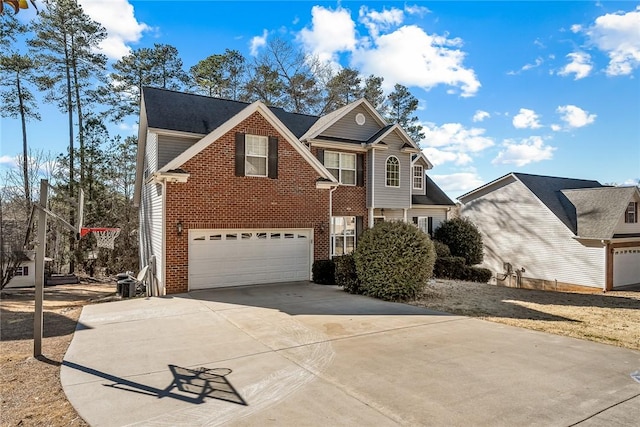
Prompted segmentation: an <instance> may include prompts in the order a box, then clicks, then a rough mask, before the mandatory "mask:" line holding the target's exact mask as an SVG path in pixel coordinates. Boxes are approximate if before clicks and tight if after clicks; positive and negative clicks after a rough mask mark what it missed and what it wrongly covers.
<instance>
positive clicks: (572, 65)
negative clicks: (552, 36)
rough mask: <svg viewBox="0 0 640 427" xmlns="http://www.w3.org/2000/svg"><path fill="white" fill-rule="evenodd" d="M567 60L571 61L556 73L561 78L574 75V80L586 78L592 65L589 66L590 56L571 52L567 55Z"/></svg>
mask: <svg viewBox="0 0 640 427" xmlns="http://www.w3.org/2000/svg"><path fill="white" fill-rule="evenodd" d="M567 58H569V59H570V60H571V62H569V63H568V64H567V65H565V66H564V68H562V70H560V71H559V72H558V74H559V75H561V76H568V75H570V74H575V77H574V80H579V79H582V78H585V77H587V76H588V75H589V74H590V73H591V70H592V69H593V65H592V64H591V56H590V55H589V54H588V53H585V52H572V53H570V54H568V55H567Z"/></svg>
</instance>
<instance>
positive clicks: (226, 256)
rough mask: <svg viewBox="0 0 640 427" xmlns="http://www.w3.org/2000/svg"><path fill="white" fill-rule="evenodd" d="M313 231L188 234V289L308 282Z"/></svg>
mask: <svg viewBox="0 0 640 427" xmlns="http://www.w3.org/2000/svg"><path fill="white" fill-rule="evenodd" d="M312 256H313V254H312V230H308V229H296V230H288V229H287V230H282V229H273V230H189V289H191V290H193V289H206V288H216V287H222V286H239V285H250V284H260V283H275V282H290V281H296V280H309V279H310V275H311V259H312Z"/></svg>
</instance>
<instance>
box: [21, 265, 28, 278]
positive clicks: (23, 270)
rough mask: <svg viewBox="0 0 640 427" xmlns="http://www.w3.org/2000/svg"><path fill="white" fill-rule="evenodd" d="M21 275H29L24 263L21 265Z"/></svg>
mask: <svg viewBox="0 0 640 427" xmlns="http://www.w3.org/2000/svg"><path fill="white" fill-rule="evenodd" d="M22 275H23V276H28V275H29V266H28V265H25V266H24V267H22Z"/></svg>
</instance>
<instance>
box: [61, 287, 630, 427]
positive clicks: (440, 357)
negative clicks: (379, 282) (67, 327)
mask: <svg viewBox="0 0 640 427" xmlns="http://www.w3.org/2000/svg"><path fill="white" fill-rule="evenodd" d="M636 371H640V352H636V351H631V350H625V349H621V348H617V347H612V346H607V345H603V344H597V343H591V342H587V341H581V340H577V339H573V338H565V337H559V336H554V335H550V334H545V333H540V332H534V331H529V330H524V329H518V328H514V327H509V326H504V325H499V324H495V323H490V322H485V321H481V320H476V319H471V318H466V317H461V316H452V315H448V314H444V313H438V312H433V311H429V310H425V309H421V308H417V307H412V306H408V305H404V304H394V303H387V302H382V301H378V300H374V299H370V298H366V297H361V296H354V295H349V294H346V293H344V292H342V291H341V290H340V289H338V288H335V287H330V286H319V285H314V284H309V283H307V282H301V283H290V284H281V285H261V286H253V287H243V288H233V289H232V288H228V289H219V290H210V291H198V292H192V293H189V294H183V295H175V296H173V297H166V298H149V299H134V300H124V301H120V302H112V303H105V304H97V305H90V306H87V307H85V308H84V309H83V312H82V315H81V317H80V320H79V327H78V330H77V331H76V333H75V336H74V338H73V341H72V342H71V346H70V347H69V350H68V352H67V354H66V356H65V359H64V364H63V366H62V370H61V380H62V385H63V388H64V391H65V393H66V394H67V396H68V398H69V400H70V402H71V403H72V404H73V406H74V407H75V408H76V409H77V410H78V412H79V413H80V415H81V416H82V417H83V418H84V419H85V420H86V421H87V422H89V423H90V424H91V425H92V426H121V425H144V426H181V425H182V426H196V425H236V426H252V425H255V426H258V425H259V426H264V425H274V426H275V425H291V426H355V425H363V426H371V425H375V426H377V427H378V426H380V427H381V426H393V425H434V426H458V425H459V426H463V425H464V426H469V425H474V426H483V425H489V426H501V425H504V426H514V425H540V426H573V425H580V426H600V425H607V426H612V425H620V426H630V425H637V422H638V420H640V382H638V381H640V378H639V379H638V381H636V380H634V378H633V377H632V373H634V372H636ZM639 377H640V374H639Z"/></svg>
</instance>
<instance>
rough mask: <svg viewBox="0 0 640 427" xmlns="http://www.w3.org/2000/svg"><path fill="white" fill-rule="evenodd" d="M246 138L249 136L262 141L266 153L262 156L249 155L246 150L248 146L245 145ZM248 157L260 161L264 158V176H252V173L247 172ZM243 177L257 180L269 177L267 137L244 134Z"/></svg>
mask: <svg viewBox="0 0 640 427" xmlns="http://www.w3.org/2000/svg"><path fill="white" fill-rule="evenodd" d="M248 136H251V137H254V138H260V140H263V141H264V142H265V145H266V147H267V150H266V151H267V152H266V154H265V155H264V156H261V155H254V154H252V155H249V154H248V148H247V147H248V146H249V144H247V137H248ZM249 157H254V158H260V159H263V158H264V159H265V168H264V171H265V173H264V175H262V174H252V173H249V172H248V170H249V168H248V164H249ZM244 176H255V177H258V178H266V177H268V176H269V137H267V136H263V135H250V134H246V135H245V136H244Z"/></svg>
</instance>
